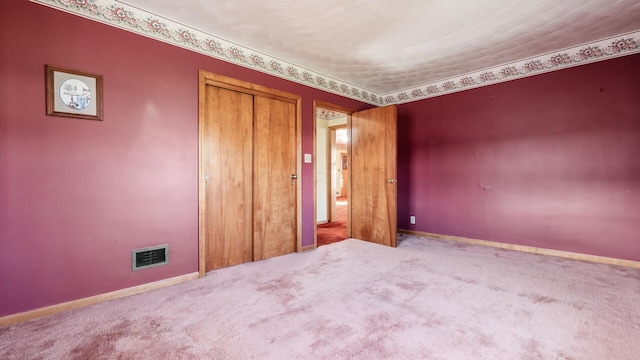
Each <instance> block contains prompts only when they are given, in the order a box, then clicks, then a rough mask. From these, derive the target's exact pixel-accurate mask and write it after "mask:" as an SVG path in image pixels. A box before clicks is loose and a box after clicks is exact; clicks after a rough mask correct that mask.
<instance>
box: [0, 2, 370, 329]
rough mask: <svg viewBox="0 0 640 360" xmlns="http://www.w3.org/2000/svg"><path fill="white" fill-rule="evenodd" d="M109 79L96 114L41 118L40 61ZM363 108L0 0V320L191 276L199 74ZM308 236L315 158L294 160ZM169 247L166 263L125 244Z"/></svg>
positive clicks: (309, 148) (309, 116) (306, 108)
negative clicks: (139, 257) (100, 113)
mask: <svg viewBox="0 0 640 360" xmlns="http://www.w3.org/2000/svg"><path fill="white" fill-rule="evenodd" d="M45 64H50V65H54V66H59V67H65V68H71V69H77V70H82V71H87V72H93V73H98V74H102V75H103V76H104V121H102V122H97V121H87V120H76V119H71V118H61V117H47V116H45V102H44V66H45ZM199 69H203V70H207V71H211V72H214V73H218V74H222V75H226V76H231V77H234V78H237V79H241V80H246V81H251V82H254V83H257V84H261V85H265V86H268V87H272V88H277V89H280V90H284V91H288V92H291V93H295V94H299V95H301V96H302V98H303V103H302V112H303V113H302V121H303V126H302V134H303V144H302V150H303V152H304V153H312V152H313V109H312V107H313V100H322V101H326V102H329V103H334V104H337V105H342V106H347V107H350V108H354V109H356V110H360V109H364V108H369V107H371V106H370V105H366V104H363V103H361V102H358V101H354V100H349V99H346V98H343V97H340V96H337V95H333V94H329V93H326V92H322V91H319V90H315V89H312V88H309V87H305V86H303V85H300V84H296V83H292V82H289V81H286V80H282V79H278V78H275V77H272V76H269V75H266V74H263V73H259V72H256V71H252V70H249V69H246V68H242V67H239V66H235V65H232V64H229V63H225V62H222V61H218V60H215V59H212V58H209V57H206V56H203V55H200V54H196V53H193V52H190V51H187V50H183V49H180V48H178V47H174V46H171V45H168V44H164V43H161V42H158V41H155V40H151V39H148V38H145V37H142V36H139V35H135V34H132V33H128V32H125V31H122V30H119V29H116V28H113V27H110V26H107V25H103V24H99V23H97V22H93V21H90V20H86V19H83V18H80V17H77V16H73V15H69V14H66V13H63V12H60V11H57V10H53V9H50V8H47V7H44V6H41V5H37V4H33V3H30V2H27V1H26V0H20V1H2V2H1V3H0V316H2V315H7V314H13V313H17V312H22V311H26V310H31V309H35V308H40V307H44V306H48V305H52V304H57V303H61V302H65V301H70V300H74V299H78V298H82V297H86V296H91V295H96V294H100V293H105V292H109V291H113V290H117V289H122V288H126V287H130V286H135V285H139V284H143V283H147V282H151V281H156V280H160V279H164V278H168V277H172V276H177V275H182V274H187V273H191V272H195V271H197V266H198V261H197V254H198V216H197V215H198V179H197V174H198V70H199ZM302 184H303V190H302V192H303V229H302V230H303V244H305V245H308V244H312V243H313V224H314V219H313V165H312V164H303V173H302ZM164 243H168V244H169V248H170V263H169V265H167V266H162V267H157V268H153V269H147V270H143V271H137V272H132V271H131V249H134V248H139V247H145V246H150V245H156V244H164Z"/></svg>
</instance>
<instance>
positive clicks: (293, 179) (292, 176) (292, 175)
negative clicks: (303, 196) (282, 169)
mask: <svg viewBox="0 0 640 360" xmlns="http://www.w3.org/2000/svg"><path fill="white" fill-rule="evenodd" d="M297 178H298V175H296V174H291V185H293V183H294V182H295V181H296V179H297Z"/></svg>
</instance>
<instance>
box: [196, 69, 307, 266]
mask: <svg viewBox="0 0 640 360" xmlns="http://www.w3.org/2000/svg"><path fill="white" fill-rule="evenodd" d="M199 95H200V96H199V98H200V104H199V108H200V114H199V117H200V127H199V140H200V141H199V142H200V149H199V151H200V171H199V172H200V186H199V188H200V194H199V200H200V201H199V227H200V229H199V250H200V255H199V257H200V259H199V260H200V261H199V268H200V269H199V270H200V274H201V275H204V273H206V272H207V271H210V270H214V269H219V268H222V267H226V266H232V265H237V264H241V263H244V262H248V261H255V260H263V259H267V258H271V257H274V256H280V255H284V254H288V253H291V252H294V251H296V249H297V248H299V241H300V221H301V216H300V212H299V207H300V205H299V203H298V202H299V198H300V181H299V180H298V174H300V161H299V148H300V116H299V113H300V110H299V108H300V96H297V95H293V94H289V93H286V92H283V91H279V90H274V89H269V88H266V87H263V86H260V85H256V84H251V83H247V82H244V81H240V80H236V79H232V78H228V77H225V76H221V75H216V74H212V73H208V72H205V71H200V94H199Z"/></svg>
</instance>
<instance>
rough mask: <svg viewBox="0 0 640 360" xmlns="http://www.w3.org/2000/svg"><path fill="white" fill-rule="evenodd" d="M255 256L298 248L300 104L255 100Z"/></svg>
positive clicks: (279, 253)
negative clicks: (297, 155) (298, 120)
mask: <svg viewBox="0 0 640 360" xmlns="http://www.w3.org/2000/svg"><path fill="white" fill-rule="evenodd" d="M254 114H255V115H254V166H253V174H254V179H253V181H254V192H253V211H254V217H253V243H254V250H253V251H254V260H262V259H268V258H271V257H274V256H280V255H284V254H288V253H292V252H294V251H295V244H296V234H297V226H296V225H297V221H296V214H297V209H296V205H297V201H296V193H297V182H298V181H300V179H296V180H293V181H292V179H291V175H292V174H295V175H296V176H300V174H297V173H296V170H297V168H296V105H295V104H293V103H290V102H286V101H282V100H278V99H273V98H266V97H261V96H256V97H255V101H254Z"/></svg>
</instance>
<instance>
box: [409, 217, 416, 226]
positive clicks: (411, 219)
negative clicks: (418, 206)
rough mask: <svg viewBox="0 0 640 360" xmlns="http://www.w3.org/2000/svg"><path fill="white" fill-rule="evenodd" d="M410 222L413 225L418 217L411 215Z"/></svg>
mask: <svg viewBox="0 0 640 360" xmlns="http://www.w3.org/2000/svg"><path fill="white" fill-rule="evenodd" d="M409 222H410V223H411V225H415V224H416V217H415V216H413V215H411V217H410V218H409Z"/></svg>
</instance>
